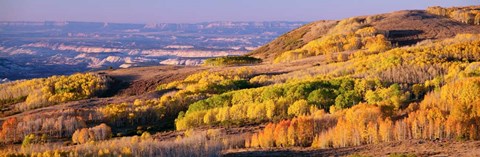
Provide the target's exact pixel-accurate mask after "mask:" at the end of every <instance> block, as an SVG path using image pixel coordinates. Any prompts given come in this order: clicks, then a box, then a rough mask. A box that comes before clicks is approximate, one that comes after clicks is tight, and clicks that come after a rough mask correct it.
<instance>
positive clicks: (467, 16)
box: [427, 6, 480, 25]
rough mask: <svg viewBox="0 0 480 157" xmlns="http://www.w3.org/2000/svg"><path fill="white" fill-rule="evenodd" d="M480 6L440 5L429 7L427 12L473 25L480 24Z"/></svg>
mask: <svg viewBox="0 0 480 157" xmlns="http://www.w3.org/2000/svg"><path fill="white" fill-rule="evenodd" d="M479 9H480V7H478V6H470V7H451V8H442V7H440V6H435V7H428V8H427V12H428V13H431V14H435V15H440V16H445V17H449V18H452V19H454V20H457V21H460V22H462V23H466V24H471V25H480V10H479Z"/></svg>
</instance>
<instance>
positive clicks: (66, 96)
mask: <svg viewBox="0 0 480 157" xmlns="http://www.w3.org/2000/svg"><path fill="white" fill-rule="evenodd" d="M109 83H110V79H109V78H107V77H105V76H100V75H96V74H92V73H85V74H73V75H70V76H52V77H49V78H43V79H32V80H24V81H15V82H10V83H5V84H0V106H1V108H2V116H8V115H11V114H14V113H16V112H24V111H28V110H31V109H35V108H40V107H45V106H50V105H54V104H58V103H62V102H67V101H72V100H80V99H85V98H90V97H93V96H97V95H99V94H101V93H102V92H103V91H105V90H106V89H107V88H108V84H109ZM20 102H22V103H20ZM15 103H18V104H17V105H15V106H12V105H14V104H15Z"/></svg>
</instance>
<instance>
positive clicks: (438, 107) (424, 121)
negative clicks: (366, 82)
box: [247, 77, 480, 148]
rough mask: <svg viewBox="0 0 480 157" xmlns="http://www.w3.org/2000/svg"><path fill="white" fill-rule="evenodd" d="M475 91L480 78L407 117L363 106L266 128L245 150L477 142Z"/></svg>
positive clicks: (479, 102)
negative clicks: (424, 141) (412, 141)
mask: <svg viewBox="0 0 480 157" xmlns="http://www.w3.org/2000/svg"><path fill="white" fill-rule="evenodd" d="M479 92H480V78H479V77H474V78H465V79H461V80H459V81H456V82H452V83H449V84H447V85H445V86H443V87H442V88H441V89H440V90H439V91H435V92H432V93H430V94H428V95H427V96H425V99H424V100H423V101H422V102H421V103H419V104H417V103H412V104H410V105H409V107H408V108H406V109H405V110H404V111H403V112H406V115H403V114H401V113H399V114H393V115H390V114H388V113H386V112H385V111H384V110H383V109H382V108H381V107H380V106H378V105H372V104H366V103H364V104H359V105H355V106H353V107H352V108H349V109H346V110H342V111H337V112H334V113H330V114H326V115H323V116H322V115H320V116H318V115H310V116H307V117H298V118H294V119H292V120H284V121H281V122H279V123H270V124H268V125H267V126H266V127H265V129H264V130H262V131H261V132H259V133H258V134H254V135H253V136H252V137H251V138H250V139H249V140H247V146H250V147H285V146H307V147H308V146H311V147H318V148H330V147H335V148H337V147H347V146H358V145H363V144H375V143H380V142H388V141H396V140H410V139H429V140H435V139H454V140H478V139H479V138H480V136H479V133H480V112H478V111H480V94H479ZM332 117H334V119H333V120H332ZM313 119H316V121H314V120H313ZM322 120H323V121H322ZM320 121H322V122H320ZM332 122H334V123H332ZM295 123H297V124H295ZM302 123H305V124H302ZM300 126H303V127H301V129H295V127H300Z"/></svg>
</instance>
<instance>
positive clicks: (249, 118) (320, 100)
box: [175, 79, 408, 130]
mask: <svg viewBox="0 0 480 157" xmlns="http://www.w3.org/2000/svg"><path fill="white" fill-rule="evenodd" d="M366 93H369V96H370V95H371V98H370V97H368V98H367V100H369V101H372V102H374V103H378V104H384V106H388V108H390V109H391V110H393V109H396V108H397V109H398V107H399V106H401V105H402V104H403V102H404V101H405V100H406V99H407V97H408V92H407V93H405V92H404V91H403V90H401V89H400V88H399V87H398V85H392V87H390V88H386V89H384V85H383V84H382V83H380V82H379V81H375V80H354V79H333V80H313V81H303V82H294V83H286V84H281V85H273V86H267V87H261V88H254V89H246V90H239V91H233V92H229V93H225V94H221V95H216V96H213V97H211V98H208V99H205V100H201V101H198V102H195V103H193V104H191V105H190V106H189V109H188V110H187V112H185V113H183V112H182V113H180V114H179V116H178V118H177V119H176V120H175V124H176V128H177V130H185V129H188V128H194V127H198V126H204V125H244V124H249V123H259V122H264V121H274V120H280V119H285V118H290V117H293V116H300V115H308V114H312V113H315V112H316V111H318V110H325V111H330V112H332V111H335V110H340V109H345V108H349V107H351V106H353V105H355V104H357V103H359V102H361V101H364V96H365V94H366ZM390 97H396V98H395V99H391V98H390ZM392 101H393V102H395V103H394V104H388V103H389V102H392Z"/></svg>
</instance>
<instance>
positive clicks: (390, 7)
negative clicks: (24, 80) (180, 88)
mask: <svg viewBox="0 0 480 157" xmlns="http://www.w3.org/2000/svg"><path fill="white" fill-rule="evenodd" d="M434 5H440V6H445V7H448V6H465V5H480V1H479V0H328V1H327V0H0V21H46V20H47V21H95V22H122V23H195V22H207V21H315V20H322V19H341V18H345V17H350V16H357V15H369V14H376V13H385V12H391V11H395V10H406V9H425V8H426V7H427V6H434Z"/></svg>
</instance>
